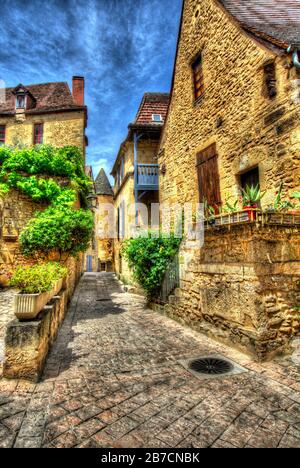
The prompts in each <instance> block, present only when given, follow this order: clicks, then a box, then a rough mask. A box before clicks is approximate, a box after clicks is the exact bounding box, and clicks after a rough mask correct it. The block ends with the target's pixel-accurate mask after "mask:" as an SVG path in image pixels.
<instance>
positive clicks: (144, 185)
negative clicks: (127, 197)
mask: <svg viewBox="0 0 300 468" xmlns="http://www.w3.org/2000/svg"><path fill="white" fill-rule="evenodd" d="M158 174H159V165H158V164H138V165H137V175H136V184H137V188H138V189H139V190H158Z"/></svg>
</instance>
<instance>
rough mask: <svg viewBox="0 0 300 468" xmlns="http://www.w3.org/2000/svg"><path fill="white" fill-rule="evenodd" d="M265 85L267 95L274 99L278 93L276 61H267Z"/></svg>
mask: <svg viewBox="0 0 300 468" xmlns="http://www.w3.org/2000/svg"><path fill="white" fill-rule="evenodd" d="M264 87H265V95H266V96H267V97H268V98H270V99H273V98H274V97H275V96H276V95H277V80H276V67H275V63H274V62H271V63H267V64H266V65H265V66H264Z"/></svg>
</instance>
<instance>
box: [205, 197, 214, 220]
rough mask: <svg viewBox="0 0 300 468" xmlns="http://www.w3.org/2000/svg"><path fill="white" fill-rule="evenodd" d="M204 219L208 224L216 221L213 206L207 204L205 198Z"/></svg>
mask: <svg viewBox="0 0 300 468" xmlns="http://www.w3.org/2000/svg"><path fill="white" fill-rule="evenodd" d="M203 211H204V220H205V222H206V223H207V225H208V226H214V225H215V223H216V212H215V209H214V207H213V206H211V205H209V203H208V202H207V200H206V199H204V200H203Z"/></svg>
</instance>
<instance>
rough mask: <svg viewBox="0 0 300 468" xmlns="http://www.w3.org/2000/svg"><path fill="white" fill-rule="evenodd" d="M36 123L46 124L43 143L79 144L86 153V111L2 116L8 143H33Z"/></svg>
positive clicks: (1, 121)
mask: <svg viewBox="0 0 300 468" xmlns="http://www.w3.org/2000/svg"><path fill="white" fill-rule="evenodd" d="M35 124H44V131H43V143H44V144H51V145H54V146H77V147H78V148H80V149H81V150H82V153H83V155H85V112H84V111H83V110H82V111H81V110H80V111H72V112H55V113H54V112H53V113H49V114H47V113H43V114H38V115H30V114H25V113H23V114H20V113H19V114H18V113H17V114H16V115H14V116H10V117H7V116H1V115H0V125H5V144H6V145H12V146H15V145H25V146H32V145H33V129H34V125H35Z"/></svg>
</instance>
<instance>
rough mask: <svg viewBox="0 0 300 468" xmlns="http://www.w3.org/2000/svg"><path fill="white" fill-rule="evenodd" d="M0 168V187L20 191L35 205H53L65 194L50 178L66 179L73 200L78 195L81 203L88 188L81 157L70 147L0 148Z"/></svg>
mask: <svg viewBox="0 0 300 468" xmlns="http://www.w3.org/2000/svg"><path fill="white" fill-rule="evenodd" d="M0 168H1V171H0V183H2V184H6V186H7V188H8V189H10V188H16V189H19V190H20V191H22V192H23V193H25V194H26V195H28V196H29V197H31V198H32V199H33V200H35V201H46V202H48V203H54V202H56V201H57V198H58V196H59V195H60V194H61V193H62V192H63V191H64V189H63V188H62V187H61V186H60V185H59V184H58V183H57V182H55V181H54V180H53V179H51V176H55V177H65V178H68V179H69V180H70V183H71V185H72V190H73V191H74V197H75V195H76V192H78V193H79V195H80V196H81V198H82V200H83V201H84V198H85V196H86V195H87V194H88V191H89V187H90V181H89V179H88V177H87V176H86V175H85V172H84V162H83V157H82V154H81V152H80V150H79V149H78V148H77V147H73V146H66V147H63V148H56V147H54V146H50V145H37V146H33V147H30V148H29V147H24V148H21V149H20V148H9V147H3V148H0ZM42 176H47V177H46V178H45V177H42ZM49 176H50V178H49Z"/></svg>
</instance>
